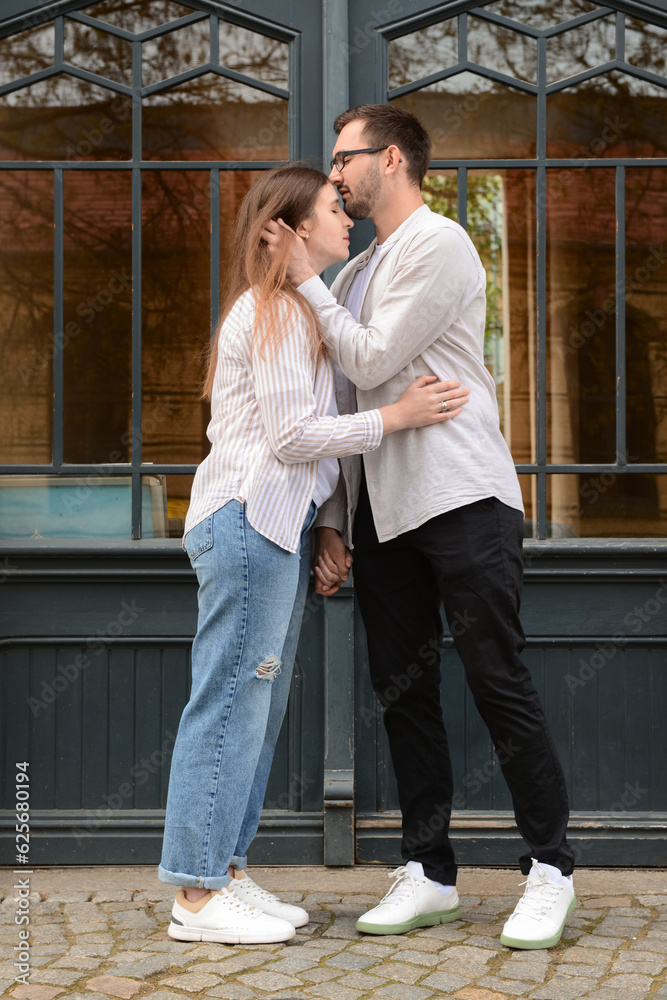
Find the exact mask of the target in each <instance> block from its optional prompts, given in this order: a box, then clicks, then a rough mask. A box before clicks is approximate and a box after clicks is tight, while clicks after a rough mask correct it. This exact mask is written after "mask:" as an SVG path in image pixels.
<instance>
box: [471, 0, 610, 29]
mask: <svg viewBox="0 0 667 1000" xmlns="http://www.w3.org/2000/svg"><path fill="white" fill-rule="evenodd" d="M596 7H597V4H594V3H588V2H587V0H559V3H552V2H551V0H497V2H496V3H490V4H489V5H488V7H487V9H488V10H490V11H492V13H494V14H502V15H503V17H511V18H512V20H514V21H519V22H520V23H521V24H528V25H530V26H531V28H539V29H540V30H542V29H544V28H552V27H553V26H554V25H555V24H562V23H563V22H564V21H570V20H572V18H573V17H579V15H580V14H588V12H589V11H592V10H595V9H596Z"/></svg>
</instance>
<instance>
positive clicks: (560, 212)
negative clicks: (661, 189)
mask: <svg viewBox="0 0 667 1000" xmlns="http://www.w3.org/2000/svg"><path fill="white" fill-rule="evenodd" d="M615 237H616V225H615V196H614V171H613V170H600V169H595V170H588V171H586V170H549V171H548V172H547V261H546V264H547V337H548V349H547V428H548V445H547V454H548V459H547V460H548V461H549V462H554V463H563V462H567V463H569V462H575V463H576V462H582V463H586V462H610V463H611V462H614V461H615V460H616V408H615V403H616V360H615V359H616V350H615V337H616V333H615V319H614V310H615V303H614V288H615Z"/></svg>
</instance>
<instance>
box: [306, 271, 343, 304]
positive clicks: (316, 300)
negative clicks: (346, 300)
mask: <svg viewBox="0 0 667 1000" xmlns="http://www.w3.org/2000/svg"><path fill="white" fill-rule="evenodd" d="M297 292H301V294H302V295H303V296H305V298H307V299H308V301H309V302H310V304H311V305H312V306H317V305H319V304H320V303H322V302H331V301H333V302H336V300H335V298H334V297H333V295H332V294H331V292H330V291H329V289H328V288H327V286H326V285H325V284H324V282H323V281H322V279H321V278H319V277H318V276H317V275H316V274H314V275H313V277H312V278H308V280H307V281H304V282H302V283H301V284H300V285H298V286H297ZM337 304H338V303H336V305H337Z"/></svg>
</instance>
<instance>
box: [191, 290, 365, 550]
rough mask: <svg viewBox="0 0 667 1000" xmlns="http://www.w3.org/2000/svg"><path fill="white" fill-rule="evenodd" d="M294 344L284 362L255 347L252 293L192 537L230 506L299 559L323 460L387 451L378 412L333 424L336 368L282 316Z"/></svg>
mask: <svg viewBox="0 0 667 1000" xmlns="http://www.w3.org/2000/svg"><path fill="white" fill-rule="evenodd" d="M281 319H282V326H283V330H284V337H283V339H282V341H281V343H280V346H279V348H278V350H277V351H276V352H275V356H273V357H271V356H268V352H267V356H266V357H262V355H261V353H260V352H259V351H258V350H257V349H256V348H255V347H254V346H253V337H252V334H253V327H254V320H255V302H254V295H253V293H252V292H251V291H247V292H245V293H244V294H243V295H241V296H240V297H239V298H238V299H237V301H236V302H235V303H234V306H233V307H232V309H231V311H230V313H229V315H228V316H227V318H226V319H225V322H224V323H223V326H222V330H221V331H220V339H219V341H218V363H217V366H216V370H215V381H214V383H213V398H212V401H211V422H210V424H209V425H208V430H207V432H206V433H207V435H208V438H209V440H210V442H211V451H210V454H209V455H208V456H207V457H206V458H205V459H204V461H203V462H202V463H201V465H200V466H199V468H198V469H197V472H196V475H195V479H194V483H193V484H192V496H191V500H190V507H189V510H188V514H187V518H186V522H185V533H186V534H187V532H188V531H189V530H190V529H191V528H193V527H194V526H195V525H196V524H198V523H199V522H200V521H203V520H204V518H206V517H209V516H210V515H211V514H213V513H215V511H216V510H219V509H220V508H221V507H224V505H225V504H226V503H228V502H229V501H230V500H239V501H241V502H242V503H245V504H246V511H247V516H248V521H249V522H250V524H251V525H252V527H253V528H255V530H256V531H258V532H259V533H260V534H261V535H264V537H265V538H268V539H270V540H271V541H272V542H275V543H276V544H277V545H279V546H280V547H281V548H283V549H287V550H288V551H289V552H296V551H297V549H298V547H299V540H300V534H301V527H302V525H303V522H304V519H305V517H306V513H307V511H308V507H309V506H310V502H311V500H312V498H313V494H314V492H315V488H316V483H317V472H318V460H319V459H324V458H336V457H338V456H340V455H352V454H358V453H359V452H365V451H370V450H372V449H374V448H377V447H378V445H379V444H380V441H381V440H382V432H383V425H382V416H381V415H380V413H378V411H377V409H371V410H369V411H367V412H364V413H356V414H351V415H344V416H340V417H337V416H330V415H328V410H329V406H330V404H331V400H332V394H333V379H332V368H331V363H330V361H329V360H328V359H322V360H320V362H319V364H316V363H315V360H314V359H313V356H312V350H311V343H312V341H311V340H310V337H309V335H308V331H307V328H306V324H305V321H304V319H303V316H302V315H301V314H300V313H299V311H298V310H297V309H296V308H295V307H294V306H291V305H287V304H285V305H284V307H283V310H282V316H281Z"/></svg>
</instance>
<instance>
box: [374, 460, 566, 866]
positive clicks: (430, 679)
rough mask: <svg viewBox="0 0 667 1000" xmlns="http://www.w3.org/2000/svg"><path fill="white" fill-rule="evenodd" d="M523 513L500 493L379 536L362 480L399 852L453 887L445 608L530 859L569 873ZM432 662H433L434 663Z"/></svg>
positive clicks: (377, 670)
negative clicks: (523, 617) (531, 611)
mask: <svg viewBox="0 0 667 1000" xmlns="http://www.w3.org/2000/svg"><path fill="white" fill-rule="evenodd" d="M522 544H523V518H522V516H521V513H520V512H519V511H517V510H514V509H513V508H511V507H508V506H507V505H506V504H503V503H501V502H500V501H499V500H497V499H496V498H495V497H489V498H487V499H485V500H478V501H476V502H475V503H471V504H468V505H466V506H464V507H459V508H457V509H456V510H452V511H448V512H447V513H445V514H440V515H438V516H437V517H434V518H432V519H431V520H430V521H427V522H426V523H425V524H423V525H421V526H420V527H419V528H415V529H414V530H413V531H408V532H405V533H404V534H402V535H399V537H398V538H394V539H392V540H391V541H388V542H383V543H380V542H379V541H378V538H377V534H376V531H375V525H374V523H373V515H372V513H371V508H370V503H369V500H368V492H367V489H366V483H365V480H363V479H362V488H361V495H360V497H359V506H358V509H357V513H356V518H355V527H354V580H355V589H356V592H357V595H358V599H359V607H360V609H361V615H362V618H363V621H364V625H365V627H366V633H367V636H368V651H369V657H370V669H371V680H372V683H373V688H374V690H375V693H376V695H377V697H378V698H379V700H380V702H381V703H382V704H383V705H384V706H385V709H386V710H385V713H384V723H385V727H386V730H387V735H388V738H389V745H390V749H391V756H392V761H393V765H394V771H395V773H396V779H397V782H398V793H399V800H400V806H401V812H402V814H403V841H402V846H401V853H402V856H403V859H404V860H405V861H407V860H409V859H413V860H415V861H420V862H421V863H422V864H423V866H424V872H425V874H426V876H427V877H428V878H431V879H434V880H435V881H438V882H442V883H443V884H445V885H454V884H455V882H456V864H455V862H454V851H453V849H452V845H451V843H450V840H449V836H448V831H449V820H450V816H451V807H452V793H453V781H452V768H451V761H450V756H449V749H448V746H447V735H446V733H445V727H444V724H443V718H442V710H441V706H440V658H439V656H438V657H437V658H436V657H435V656H433V655H432V651H433V649H434V648H435V646H436V644H437V641H438V638H439V636H440V634H441V632H442V624H441V620H440V604H441V602H443V603H444V607H445V614H446V616H447V621H448V623H449V627H450V629H451V632H452V636H453V638H454V644H455V646H456V650H457V652H458V654H459V656H460V658H461V660H462V662H463V665H464V667H465V671H466V677H467V682H468V686H469V687H470V690H471V692H472V695H473V697H474V699H475V704H476V705H477V708H478V710H479V712H480V714H481V716H482V718H483V720H484V722H485V723H486V725H487V727H488V729H489V733H490V735H491V739H492V740H493V744H494V746H495V748H496V754H497V756H498V761H499V763H500V765H501V767H502V772H503V776H504V778H505V780H506V782H507V784H508V786H509V789H510V792H511V795H512V802H513V805H514V814H515V816H516V821H517V825H518V828H519V832H520V834H521V836H522V837H523V839H524V840H525V841H526V843H527V844H528V846H529V848H530V850H529V852H528V853H527V854H525V855H522V857H521V858H520V865H521V870H522V872H523V873H524V874H527V873H528V871H529V870H530V866H531V861H530V859H531V857H534V858H537V860H538V861H544V862H546V863H547V864H550V865H554V866H555V867H557V868H560V869H561V871H562V872H563V874H565V875H569V874H570V873H571V872H572V868H573V863H574V852H573V851H572V849H571V847H570V846H569V845H568V843H567V841H566V837H565V830H566V827H567V821H568V815H569V810H568V801H567V791H566V788H565V779H564V776H563V772H562V769H561V766H560V763H559V761H558V757H557V754H556V749H555V747H554V744H553V741H552V738H551V735H550V733H549V729H548V727H547V723H546V719H545V717H544V712H543V710H542V706H541V704H540V699H539V697H538V694H537V692H536V691H535V689H534V687H533V684H532V681H531V677H530V674H529V672H528V670H527V668H526V667H525V666H524V664H523V663H522V661H521V655H520V654H521V651H522V649H523V647H524V645H525V638H524V634H523V629H522V627H521V623H520V621H519V606H520V601H521V585H522V578H523V560H522V554H521V548H522ZM436 660H437V662H436Z"/></svg>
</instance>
